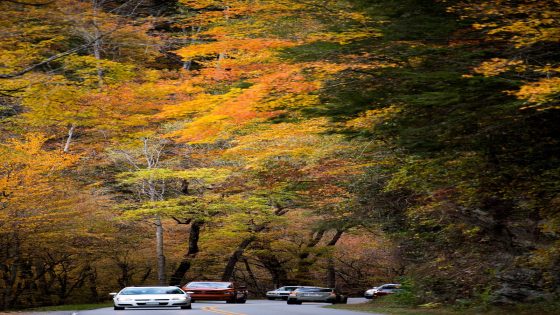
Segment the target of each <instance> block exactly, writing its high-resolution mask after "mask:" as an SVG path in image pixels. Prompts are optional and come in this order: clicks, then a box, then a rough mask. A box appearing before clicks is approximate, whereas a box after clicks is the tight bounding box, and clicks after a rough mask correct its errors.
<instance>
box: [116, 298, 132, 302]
mask: <svg viewBox="0 0 560 315" xmlns="http://www.w3.org/2000/svg"><path fill="white" fill-rule="evenodd" d="M117 301H119V302H124V301H132V298H129V297H118V298H117Z"/></svg>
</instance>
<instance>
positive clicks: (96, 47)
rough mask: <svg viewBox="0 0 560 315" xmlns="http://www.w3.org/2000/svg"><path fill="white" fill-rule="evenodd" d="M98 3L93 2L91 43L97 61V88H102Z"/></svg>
mask: <svg viewBox="0 0 560 315" xmlns="http://www.w3.org/2000/svg"><path fill="white" fill-rule="evenodd" d="M98 9H99V8H98V3H97V1H96V0H94V1H93V28H94V38H96V39H95V41H94V42H93V45H92V48H93V56H94V57H95V59H96V60H97V64H96V68H97V80H98V86H99V88H102V87H103V83H104V82H103V67H102V66H101V32H100V31H99V26H98V24H97V10H98Z"/></svg>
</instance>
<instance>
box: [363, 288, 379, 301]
mask: <svg viewBox="0 0 560 315" xmlns="http://www.w3.org/2000/svg"><path fill="white" fill-rule="evenodd" d="M377 288H378V287H373V288H371V289H369V290H366V292H365V293H364V297H365V298H366V299H373V293H375V291H376V290H377Z"/></svg>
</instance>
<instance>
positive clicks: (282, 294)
mask: <svg viewBox="0 0 560 315" xmlns="http://www.w3.org/2000/svg"><path fill="white" fill-rule="evenodd" d="M299 288H302V286H285V287H280V288H278V289H276V290H272V291H268V292H266V298H267V299H269V300H275V299H282V300H287V299H288V295H289V294H290V293H291V292H292V291H294V290H295V289H299Z"/></svg>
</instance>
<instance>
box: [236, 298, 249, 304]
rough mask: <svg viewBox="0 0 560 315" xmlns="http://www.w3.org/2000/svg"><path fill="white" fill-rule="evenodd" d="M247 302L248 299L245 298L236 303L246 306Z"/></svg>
mask: <svg viewBox="0 0 560 315" xmlns="http://www.w3.org/2000/svg"><path fill="white" fill-rule="evenodd" d="M245 302H247V298H243V299H241V300H237V302H236V303H239V304H245Z"/></svg>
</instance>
